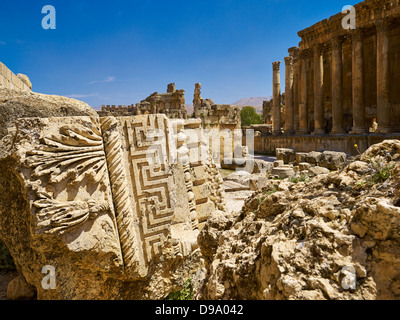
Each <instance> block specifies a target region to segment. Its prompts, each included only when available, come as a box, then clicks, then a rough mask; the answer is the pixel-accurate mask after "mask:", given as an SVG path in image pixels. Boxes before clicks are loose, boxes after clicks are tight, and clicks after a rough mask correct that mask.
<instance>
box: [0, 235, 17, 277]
mask: <svg viewBox="0 0 400 320" xmlns="http://www.w3.org/2000/svg"><path fill="white" fill-rule="evenodd" d="M15 270H16V269H15V264H14V260H13V258H12V256H11V254H10V252H9V251H8V249H7V247H6V245H5V244H4V242H3V241H2V240H1V239H0V274H3V273H6V272H8V271H15Z"/></svg>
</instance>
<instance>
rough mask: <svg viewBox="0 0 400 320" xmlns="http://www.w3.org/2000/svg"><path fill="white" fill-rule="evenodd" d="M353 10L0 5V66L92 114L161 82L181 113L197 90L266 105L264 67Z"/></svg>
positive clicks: (267, 3) (59, 1) (286, 5)
mask: <svg viewBox="0 0 400 320" xmlns="http://www.w3.org/2000/svg"><path fill="white" fill-rule="evenodd" d="M357 2H359V1H347V2H342V1H338V0H324V1H321V0H318V1H314V0H186V1H184V0H181V1H178V0H168V1H167V0H163V1H157V0H141V1H136V0H131V1H122V0H113V1H104V0H97V1H94V0H90V1H85V0H46V1H41V0H33V1H32V0H13V1H1V3H0V13H1V19H0V30H1V33H0V61H2V62H3V63H5V64H6V65H7V66H8V67H9V68H10V69H11V70H12V71H13V72H14V73H25V74H27V75H28V76H29V77H30V79H31V82H32V84H33V90H34V91H35V92H41V93H46V94H57V95H64V96H70V97H75V98H77V99H79V100H82V101H85V102H87V103H88V104H90V105H91V106H92V107H97V106H101V105H102V104H116V105H118V104H132V103H137V102H140V101H141V100H143V99H145V98H146V97H147V96H148V95H150V94H151V93H153V92H155V91H158V92H165V91H166V88H167V84H168V83H170V82H175V83H176V87H177V88H178V89H184V90H186V103H188V104H191V101H192V99H193V91H194V84H195V83H196V82H200V83H201V84H202V87H203V89H202V97H203V98H210V99H213V100H214V102H216V103H233V102H234V101H236V100H239V99H241V98H245V97H257V96H270V95H271V94H272V85H271V82H272V62H273V61H276V60H280V61H284V60H283V58H284V57H285V56H287V55H288V54H287V49H288V48H290V47H292V46H297V45H298V43H299V41H300V39H299V37H298V36H297V32H298V31H299V30H302V29H304V28H306V27H309V26H311V25H312V24H314V23H316V22H318V21H320V20H322V19H325V18H328V17H330V16H332V15H334V14H336V13H338V12H340V11H341V10H342V7H343V6H345V5H354V4H355V3H357ZM45 5H53V6H54V7H55V9H56V19H57V20H56V22H57V24H56V30H44V29H43V28H42V19H43V17H44V16H45V15H44V14H42V12H41V11H42V7H43V6H45ZM282 69H284V68H282ZM282 71H284V70H282ZM282 79H284V78H283V72H282Z"/></svg>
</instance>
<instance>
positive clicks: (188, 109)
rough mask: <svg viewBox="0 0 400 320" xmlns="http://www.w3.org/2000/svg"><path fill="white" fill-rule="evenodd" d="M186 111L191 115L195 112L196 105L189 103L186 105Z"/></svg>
mask: <svg viewBox="0 0 400 320" xmlns="http://www.w3.org/2000/svg"><path fill="white" fill-rule="evenodd" d="M186 111H187V113H188V115H190V116H191V115H192V114H193V112H194V107H193V106H192V105H191V104H187V105H186Z"/></svg>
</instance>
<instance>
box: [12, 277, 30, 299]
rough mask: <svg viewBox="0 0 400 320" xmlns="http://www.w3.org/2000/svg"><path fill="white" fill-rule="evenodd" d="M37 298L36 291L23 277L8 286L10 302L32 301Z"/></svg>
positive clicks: (17, 278)
mask: <svg viewBox="0 0 400 320" xmlns="http://www.w3.org/2000/svg"><path fill="white" fill-rule="evenodd" d="M34 296H35V291H34V289H33V288H32V286H31V285H29V284H27V283H26V281H25V279H24V278H23V277H21V276H18V277H16V278H15V279H13V280H11V282H10V283H9V284H8V286H7V299H8V300H22V299H32V298H33V297H34Z"/></svg>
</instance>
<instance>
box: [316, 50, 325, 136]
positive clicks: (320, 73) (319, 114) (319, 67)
mask: <svg viewBox="0 0 400 320" xmlns="http://www.w3.org/2000/svg"><path fill="white" fill-rule="evenodd" d="M323 85H324V59H323V55H322V46H321V45H315V46H314V134H324V133H325V112H324V100H323Z"/></svg>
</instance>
